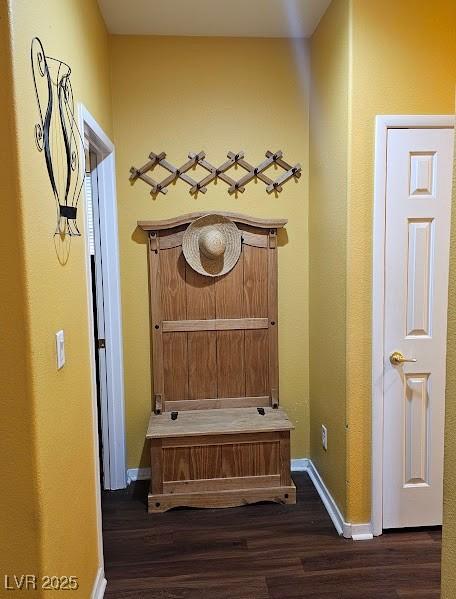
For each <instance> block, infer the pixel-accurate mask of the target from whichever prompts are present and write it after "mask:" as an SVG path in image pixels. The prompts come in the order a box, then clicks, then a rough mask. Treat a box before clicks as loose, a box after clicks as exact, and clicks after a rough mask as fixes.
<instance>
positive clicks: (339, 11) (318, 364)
mask: <svg viewBox="0 0 456 599" xmlns="http://www.w3.org/2000/svg"><path fill="white" fill-rule="evenodd" d="M348 8H349V6H348V0H334V1H333V2H332V3H331V5H330V7H329V9H328V10H327V12H326V14H325V15H324V17H323V18H322V20H321V21H320V24H319V27H318V30H317V31H316V33H315V35H314V36H313V37H312V40H311V48H310V50H311V70H310V73H311V102H310V193H309V197H310V202H309V258H310V266H309V293H310V314H309V327H310V348H311V351H310V356H309V357H310V455H311V458H312V460H313V462H314V463H315V465H316V466H317V469H318V471H319V473H320V474H321V476H322V477H323V479H324V481H325V483H326V485H327V487H328V488H329V490H330V491H331V493H332V495H333V497H334V499H335V500H336V502H337V504H338V506H339V508H340V509H341V510H342V511H343V512H344V513H345V507H346V505H345V504H346V497H345V496H346V491H345V487H346V483H345V478H346V429H345V406H346V404H345V379H346V369H345V362H346V353H345V331H346V288H345V286H346V277H345V268H346V237H347V230H346V221H347V177H348V170H347V169H348V161H347V150H348V91H349V80H348V66H349V62H348V42H349V28H348ZM322 424H324V425H325V426H326V427H327V429H328V441H329V443H328V449H327V451H325V450H324V449H323V447H322V443H321V425H322Z"/></svg>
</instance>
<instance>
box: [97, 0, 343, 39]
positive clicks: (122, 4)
mask: <svg viewBox="0 0 456 599" xmlns="http://www.w3.org/2000/svg"><path fill="white" fill-rule="evenodd" d="M330 2H331V0H98V4H99V5H100V9H101V12H102V14H103V17H104V20H105V23H106V26H107V28H108V31H109V32H110V33H117V34H132V35H190V36H227V37H309V36H310V35H312V33H313V32H314V30H315V28H316V26H317V25H318V22H319V20H320V19H321V17H322V15H323V14H324V12H325V11H326V9H327V8H328V6H329V4H330Z"/></svg>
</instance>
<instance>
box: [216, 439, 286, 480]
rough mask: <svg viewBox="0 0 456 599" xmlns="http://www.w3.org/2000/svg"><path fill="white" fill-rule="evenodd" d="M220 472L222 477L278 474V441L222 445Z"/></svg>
mask: <svg viewBox="0 0 456 599" xmlns="http://www.w3.org/2000/svg"><path fill="white" fill-rule="evenodd" d="M222 473H223V477H229V476H260V475H266V474H279V473H280V470H279V442H278V441H276V442H272V443H243V444H241V443H234V444H233V445H223V447H222Z"/></svg>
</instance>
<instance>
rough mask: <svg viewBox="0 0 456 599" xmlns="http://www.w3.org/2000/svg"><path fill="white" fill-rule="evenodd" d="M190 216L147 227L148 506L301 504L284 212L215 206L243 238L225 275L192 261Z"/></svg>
mask: <svg viewBox="0 0 456 599" xmlns="http://www.w3.org/2000/svg"><path fill="white" fill-rule="evenodd" d="M207 214H208V213H193V214H187V215H184V216H181V217H177V218H174V219H170V220H162V221H144V222H139V223H138V225H139V227H141V228H142V229H143V230H144V231H146V232H147V234H148V237H149V279H150V302H151V306H150V308H151V330H152V344H153V411H152V413H151V417H150V421H149V427H148V431H147V438H148V439H149V440H150V449H151V473H152V476H151V489H150V494H149V512H162V511H166V510H168V509H170V508H172V507H176V506H189V507H230V506H236V505H243V504H247V503H254V502H258V501H273V502H278V503H295V502H296V488H295V486H294V484H293V482H292V480H291V476H290V431H291V430H292V429H293V426H292V424H291V423H290V421H289V420H288V418H287V415H286V413H285V412H284V411H283V410H282V409H281V408H279V394H278V389H279V380H278V376H279V373H278V320H277V230H278V229H279V228H281V227H283V226H284V225H285V224H286V222H287V221H286V220H285V219H282V220H281V219H274V220H262V219H257V218H251V217H247V216H244V215H240V214H233V213H227V212H222V213H218V214H219V215H223V216H224V217H227V218H229V219H230V221H232V222H233V223H234V224H235V225H236V227H237V229H238V230H239V231H240V235H241V249H240V256H239V259H238V261H237V263H236V265H235V266H234V268H233V269H232V270H231V271H230V272H229V273H228V274H225V275H223V276H215V277H214V276H212V277H210V276H204V275H202V274H198V273H197V272H196V271H195V270H193V268H192V267H191V266H190V265H189V264H188V263H187V261H186V259H185V257H184V253H183V248H182V243H183V238H184V233H185V232H186V230H187V227H189V226H190V224H191V223H193V222H194V221H195V220H196V219H199V218H200V217H201V216H202V215H207Z"/></svg>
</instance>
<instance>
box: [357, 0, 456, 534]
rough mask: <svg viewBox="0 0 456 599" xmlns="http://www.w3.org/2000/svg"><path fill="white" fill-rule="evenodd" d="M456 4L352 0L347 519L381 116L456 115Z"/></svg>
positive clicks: (363, 382) (364, 421)
mask: <svg viewBox="0 0 456 599" xmlns="http://www.w3.org/2000/svg"><path fill="white" fill-rule="evenodd" d="M455 23H456V3H455V2H454V0H436V1H435V2H432V3H425V2H423V3H420V5H419V10H417V5H416V2H415V1H414V0H404V1H402V2H396V1H395V0H384V1H383V2H365V0H352V36H353V37H352V44H353V45H352V81H351V85H352V94H351V144H350V156H349V163H350V166H349V169H350V171H349V172H350V176H349V193H348V198H349V204H348V231H347V239H348V248H347V401H348V404H347V418H348V424H349V435H348V458H347V467H348V481H349V484H348V488H347V493H348V495H347V501H348V513H347V516H348V519H349V521H352V522H366V521H368V520H369V518H370V484H371V474H370V453H371V434H370V429H371V296H372V293H371V287H372V258H371V256H372V205H373V168H374V121H375V116H376V115H377V114H453V112H454V85H455V81H456V27H455V26H454V24H455Z"/></svg>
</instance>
